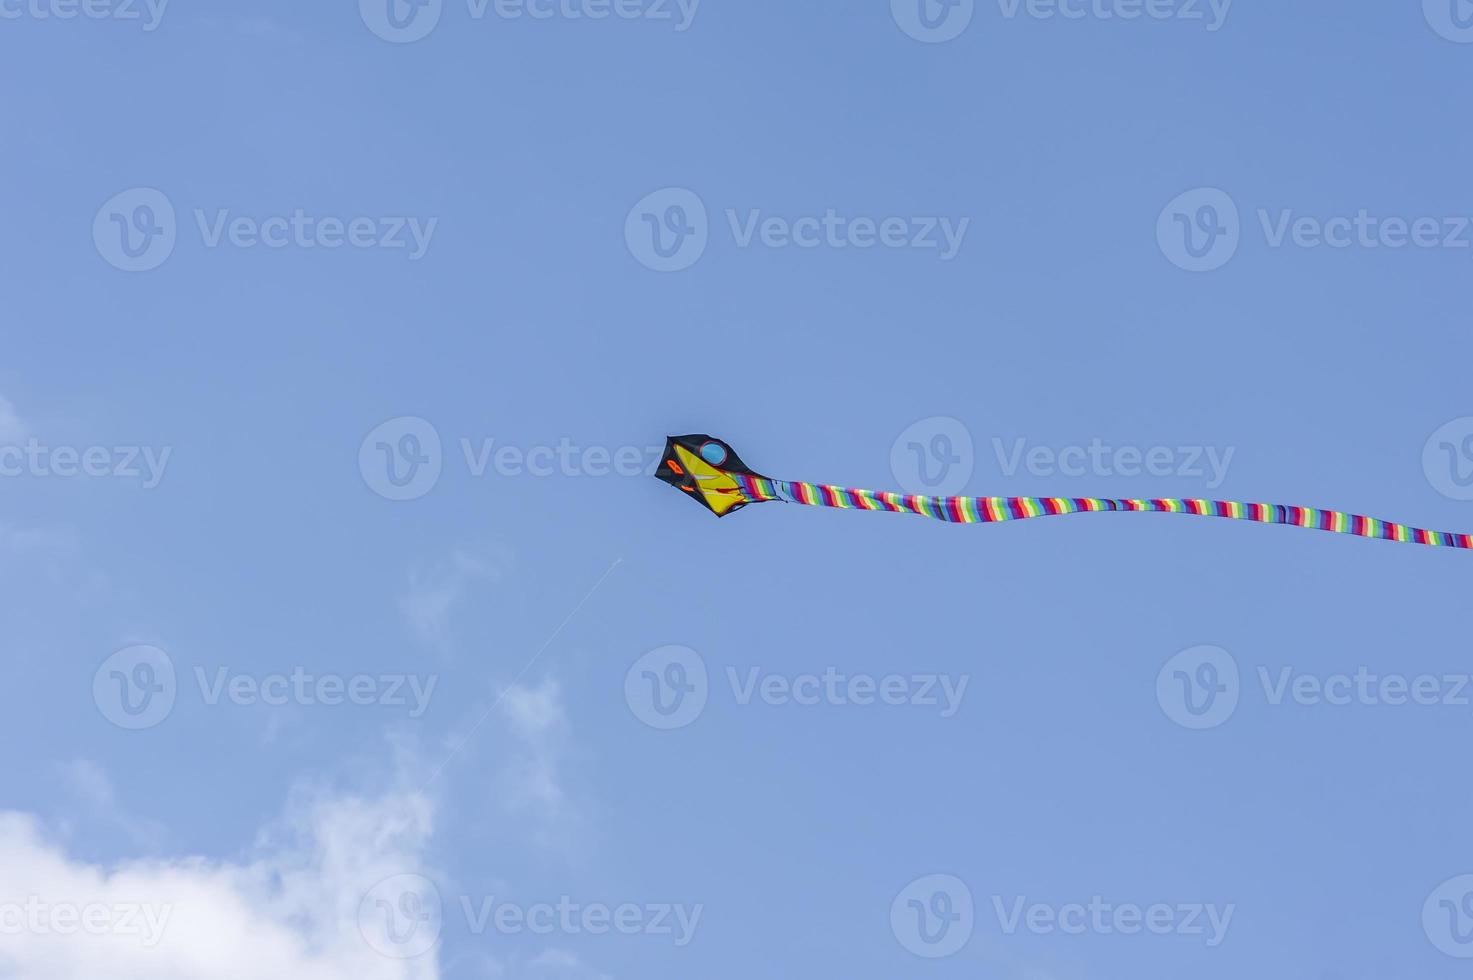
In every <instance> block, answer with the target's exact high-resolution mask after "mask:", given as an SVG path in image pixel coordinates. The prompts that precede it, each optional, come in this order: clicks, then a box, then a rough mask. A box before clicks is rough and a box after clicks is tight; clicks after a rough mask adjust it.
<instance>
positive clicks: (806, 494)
mask: <svg viewBox="0 0 1473 980" xmlns="http://www.w3.org/2000/svg"><path fill="white" fill-rule="evenodd" d="M738 479H739V481H740V483H741V485H742V490H743V492H744V493H745V494H746V496H747V498H748V499H749V500H751V501H753V502H758V501H767V500H780V501H784V502H786V503H793V504H804V505H806V506H809V507H838V508H844V509H849V510H880V511H891V512H894V513H902V514H920V515H921V516H922V517H931V518H935V519H936V520H938V521H948V522H950V523H953V524H989V523H994V522H999V521H1021V520H1026V519H1028V518H1030V517H1049V516H1052V515H1055V514H1087V513H1097V512H1101V511H1134V512H1146V513H1161V514H1192V515H1195V516H1198V517H1226V518H1230V519H1232V520H1239V521H1255V522H1257V523H1259V524H1287V525H1291V526H1293V527H1308V528H1314V529H1316V530H1319V531H1333V532H1336V533H1338V534H1352V535H1355V536H1356V537H1361V538H1380V539H1382V540H1384V541H1400V542H1403V543H1406V544H1423V545H1430V546H1432V547H1436V548H1467V549H1473V535H1470V534H1454V533H1451V532H1448V531H1428V530H1424V529H1422V528H1419V527H1411V526H1409V525H1406V524H1397V523H1396V522H1394V521H1383V520H1378V519H1376V518H1374V517H1363V516H1361V515H1360V514H1347V513H1345V512H1344V511H1338V510H1323V509H1320V508H1317V507H1293V506H1287V505H1284V504H1253V503H1239V502H1237V501H1234V500H1198V499H1191V498H1179V497H1168V498H1156V499H1109V498H1101V497H922V496H917V495H915V494H907V493H888V492H885V491H876V490H858V489H855V488H852V487H837V486H833V485H831V484H826V483H799V482H791V481H786V480H770V479H767V478H766V477H757V476H740V477H738Z"/></svg>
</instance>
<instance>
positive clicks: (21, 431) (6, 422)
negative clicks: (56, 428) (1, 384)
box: [0, 398, 31, 445]
mask: <svg viewBox="0 0 1473 980" xmlns="http://www.w3.org/2000/svg"><path fill="white" fill-rule="evenodd" d="M30 434H31V432H30V427H29V426H27V425H26V424H25V422H23V421H21V417H20V415H18V414H17V413H16V411H15V406H14V405H12V404H11V403H10V402H9V401H7V400H6V399H5V398H0V445H6V444H9V443H17V442H21V441H22V440H24V439H25V438H26V436H28V435H30Z"/></svg>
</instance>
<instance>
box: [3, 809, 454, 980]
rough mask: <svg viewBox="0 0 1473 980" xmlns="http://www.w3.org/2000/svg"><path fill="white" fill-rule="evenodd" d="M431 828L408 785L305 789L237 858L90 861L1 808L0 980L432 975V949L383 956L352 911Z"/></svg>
mask: <svg viewBox="0 0 1473 980" xmlns="http://www.w3.org/2000/svg"><path fill="white" fill-rule="evenodd" d="M93 789H94V790H98V791H102V790H103V787H100V786H97V785H94V787H93ZM431 829H432V810H431V806H430V803H429V801H428V800H427V799H426V798H425V797H424V796H422V795H420V794H417V793H413V792H393V793H389V794H386V795H383V796H381V797H378V798H362V797H356V796H341V795H339V796H332V795H317V796H304V797H302V798H300V799H299V800H298V802H297V803H295V804H293V806H292V807H290V808H289V812H288V815H287V817H286V818H284V819H283V821H282V822H281V823H280V824H279V825H278V826H276V827H273V828H271V829H270V830H269V831H268V832H267V833H264V834H263V835H262V837H261V840H260V841H259V842H258V845H257V853H256V854H255V856H254V857H253V858H251V859H250V860H247V861H242V862H231V861H218V860H210V859H206V858H202V857H184V858H174V859H169V860H140V861H128V862H119V863H115V864H111V865H107V866H103V865H97V864H90V863H86V862H83V861H80V860H77V859H74V858H72V857H70V856H69V855H68V854H67V853H65V851H64V849H63V847H62V846H61V845H60V844H58V843H56V842H55V841H53V840H50V839H48V837H47V836H46V834H45V833H44V832H43V830H42V828H41V827H40V825H39V823H38V822H37V821H36V820H35V819H34V818H33V817H31V816H30V815H27V814H20V813H0V978H5V980H73V978H76V977H89V976H96V977H102V976H105V977H108V978H109V980H283V978H291V980H350V978H351V980H437V978H438V977H439V975H440V974H439V968H438V964H437V955H436V953H435V952H434V951H433V950H432V951H430V952H428V953H426V954H424V955H423V956H420V957H417V958H411V959H395V958H392V957H388V956H385V955H383V954H382V953H381V952H379V951H377V949H376V948H375V946H377V947H378V948H379V949H382V948H384V946H383V937H382V936H381V935H378V934H377V933H376V930H377V929H378V928H379V926H378V925H377V924H376V923H374V922H373V921H372V917H371V916H370V917H368V918H367V919H366V920H360V916H359V909H360V905H361V903H363V901H364V897H365V896H366V895H368V894H369V892H370V890H371V889H373V887H374V886H375V885H376V884H378V883H379V882H381V881H384V880H385V879H389V878H392V877H394V876H396V875H404V874H419V873H423V872H424V871H425V863H426V859H425V851H426V848H427V845H428V842H429V837H430V833H431Z"/></svg>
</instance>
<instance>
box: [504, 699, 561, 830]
mask: <svg viewBox="0 0 1473 980" xmlns="http://www.w3.org/2000/svg"><path fill="white" fill-rule="evenodd" d="M498 710H499V712H500V714H501V717H502V719H503V721H504V722H505V725H506V730H507V732H508V734H510V736H511V743H510V745H509V746H508V747H507V749H506V751H505V752H504V753H503V758H504V759H505V760H506V763H505V768H504V770H503V772H502V775H501V780H500V783H501V788H502V794H503V796H502V799H503V801H504V803H505V805H506V808H507V810H508V811H509V812H511V813H513V814H521V815H524V816H528V817H530V818H531V820H532V823H533V829H532V837H533V840H534V841H535V842H536V843H538V844H539V845H542V846H545V847H555V848H561V847H566V846H569V845H570V844H572V843H574V842H575V841H576V840H577V838H578V835H579V831H580V829H581V826H582V814H581V813H580V812H579V810H578V808H577V807H576V806H575V805H574V804H573V802H572V800H571V798H570V795H569V793H568V791H567V789H566V788H565V786H564V784H563V768H564V758H565V756H566V755H567V753H568V751H569V748H570V746H571V741H572V737H571V731H570V726H569V723H568V714H567V710H566V708H565V707H564V705H563V695H562V688H561V686H560V685H559V684H558V682H557V681H556V680H555V679H553V678H547V679H545V680H543V681H542V683H541V684H540V685H538V686H536V687H531V686H528V685H524V684H514V685H512V686H511V687H509V688H507V689H506V690H505V691H504V692H503V693H502V695H501V700H500V702H499V704H498Z"/></svg>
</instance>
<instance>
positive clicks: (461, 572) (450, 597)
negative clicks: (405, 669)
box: [399, 551, 507, 650]
mask: <svg viewBox="0 0 1473 980" xmlns="http://www.w3.org/2000/svg"><path fill="white" fill-rule="evenodd" d="M506 564H507V562H506V559H505V557H504V556H500V555H498V556H494V557H490V558H484V557H478V556H476V555H471V554H469V553H467V552H464V551H457V552H455V553H454V554H453V555H451V556H450V558H449V559H448V560H446V561H442V562H438V563H436V564H434V565H432V566H428V567H426V566H421V567H417V568H413V569H411V570H410V573H409V589H408V591H406V592H405V594H404V595H403V596H401V597H400V598H399V611H400V613H402V614H403V616H404V619H405V622H406V624H407V625H408V627H409V631H410V633H411V635H413V636H414V638H415V639H416V640H418V641H419V642H421V643H423V644H425V645H427V646H431V647H435V648H437V649H440V650H448V648H449V646H450V640H451V626H450V620H451V615H452V614H453V613H454V611H455V607H456V606H457V605H459V604H460V602H461V600H462V599H464V598H465V596H466V593H467V591H468V590H469V589H470V588H471V586H472V585H473V584H474V583H476V582H487V583H495V582H497V581H500V579H501V577H502V576H503V575H504V574H505V568H506Z"/></svg>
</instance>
